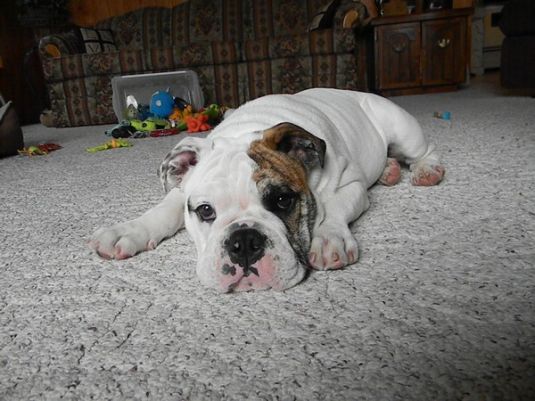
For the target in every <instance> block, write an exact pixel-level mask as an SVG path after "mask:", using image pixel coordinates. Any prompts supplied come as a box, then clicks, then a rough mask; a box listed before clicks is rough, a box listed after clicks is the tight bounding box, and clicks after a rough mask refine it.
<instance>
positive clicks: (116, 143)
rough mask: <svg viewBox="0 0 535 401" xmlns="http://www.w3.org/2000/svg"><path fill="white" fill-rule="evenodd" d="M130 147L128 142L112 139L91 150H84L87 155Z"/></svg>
mask: <svg viewBox="0 0 535 401" xmlns="http://www.w3.org/2000/svg"><path fill="white" fill-rule="evenodd" d="M130 146H132V144H131V143H130V142H128V141H127V140H125V139H122V138H113V139H112V140H111V141H108V142H106V143H104V144H102V145H99V146H94V147H92V148H87V149H86V150H87V151H88V152H89V153H95V152H100V151H101V150H108V149H117V148H128V147H130Z"/></svg>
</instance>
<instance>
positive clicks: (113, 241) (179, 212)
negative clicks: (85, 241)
mask: <svg viewBox="0 0 535 401" xmlns="http://www.w3.org/2000/svg"><path fill="white" fill-rule="evenodd" d="M183 226H184V194H183V192H182V191H181V190H180V189H178V188H174V189H172V190H171V191H169V192H168V193H167V195H166V196H165V198H164V199H163V200H162V202H160V203H159V204H158V205H156V206H155V207H153V208H152V209H150V210H148V211H147V212H145V213H144V214H143V215H141V216H140V217H138V218H136V219H133V220H129V221H126V222H124V223H119V224H116V225H114V226H112V227H109V228H100V229H98V230H97V231H95V233H94V234H93V236H92V238H91V241H90V242H89V246H90V247H91V248H92V249H94V250H95V251H96V252H97V253H98V254H99V255H100V256H102V257H103V258H106V259H126V258H129V257H131V256H134V255H135V254H137V253H139V252H141V251H146V250H151V249H154V248H156V246H157V245H158V244H159V243H160V242H161V241H162V240H163V239H165V238H168V237H170V236H172V235H173V234H175V233H176V232H177V231H178V230H179V229H181V228H182V227H183Z"/></svg>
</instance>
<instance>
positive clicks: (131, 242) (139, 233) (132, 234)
mask: <svg viewBox="0 0 535 401" xmlns="http://www.w3.org/2000/svg"><path fill="white" fill-rule="evenodd" d="M156 245H157V242H156V241H155V240H153V239H150V238H148V233H147V230H146V229H145V228H144V227H143V225H142V224H140V223H139V222H136V221H127V222H125V223H120V224H116V225H114V226H112V227H109V228H100V229H98V230H97V231H95V233H94V234H93V236H92V237H91V240H90V241H89V247H90V248H92V249H93V250H95V252H96V253H97V254H98V255H99V256H101V257H103V258H105V259H118V260H119V259H126V258H130V257H132V256H134V255H135V254H137V253H139V252H141V251H145V250H151V249H154V248H156Z"/></svg>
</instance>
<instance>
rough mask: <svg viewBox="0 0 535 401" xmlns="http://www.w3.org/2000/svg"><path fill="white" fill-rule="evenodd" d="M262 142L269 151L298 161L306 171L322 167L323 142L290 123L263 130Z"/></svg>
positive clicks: (323, 156)
mask: <svg viewBox="0 0 535 401" xmlns="http://www.w3.org/2000/svg"><path fill="white" fill-rule="evenodd" d="M262 142H263V145H264V146H266V147H268V148H269V149H273V150H278V151H279V152H283V153H286V154H287V155H288V156H291V157H292V158H294V159H296V160H298V161H300V162H301V163H303V165H304V166H305V168H306V169H307V170H308V171H310V170H311V169H312V168H314V167H316V166H320V167H323V163H324V162H325V149H326V145H325V141H324V140H323V139H321V138H318V137H317V136H315V135H313V134H311V133H310V132H308V131H307V130H305V129H303V128H301V127H299V126H297V125H295V124H292V123H288V122H284V123H280V124H277V125H275V126H273V127H271V128H269V129H267V130H265V131H264V134H263V137H262Z"/></svg>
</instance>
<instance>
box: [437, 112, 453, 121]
mask: <svg viewBox="0 0 535 401" xmlns="http://www.w3.org/2000/svg"><path fill="white" fill-rule="evenodd" d="M433 117H436V118H440V119H442V120H446V121H449V120H451V113H450V112H449V111H445V112H443V113H440V112H438V111H435V112H434V114H433Z"/></svg>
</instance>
